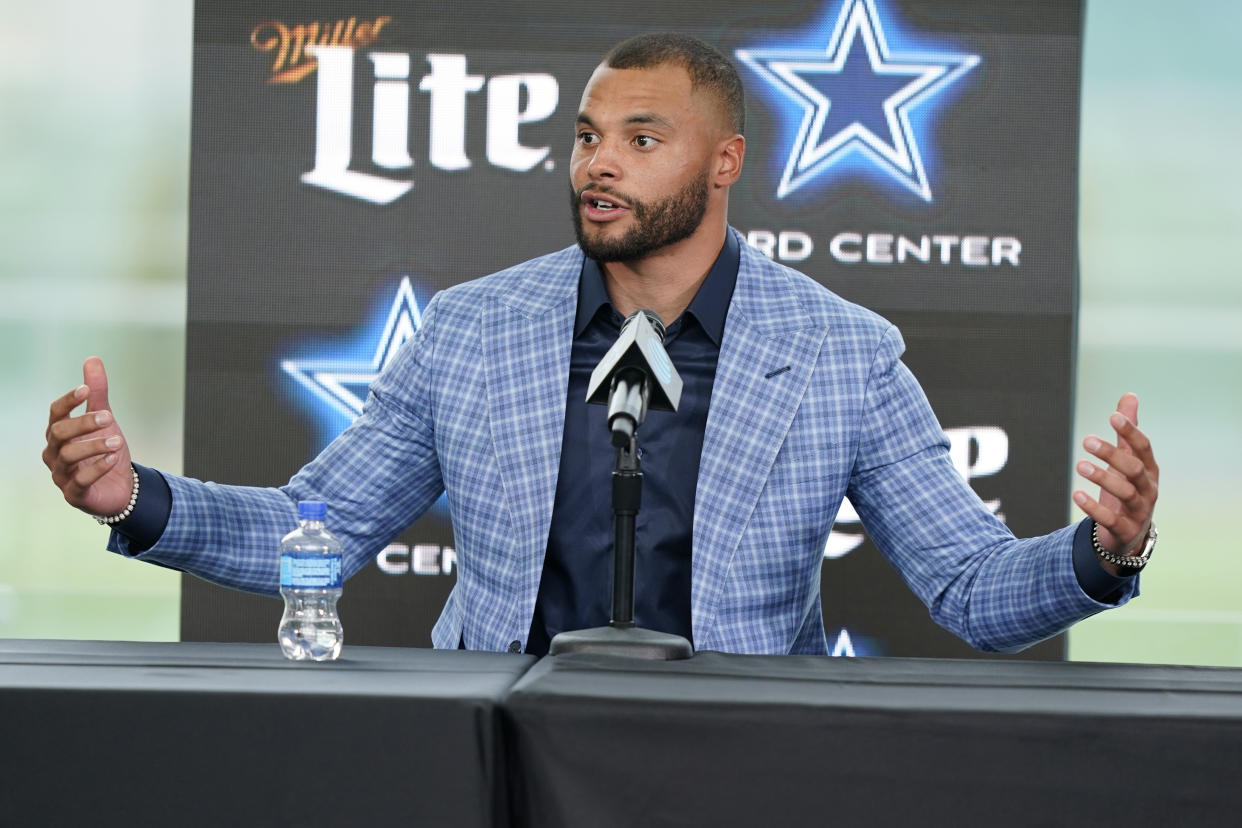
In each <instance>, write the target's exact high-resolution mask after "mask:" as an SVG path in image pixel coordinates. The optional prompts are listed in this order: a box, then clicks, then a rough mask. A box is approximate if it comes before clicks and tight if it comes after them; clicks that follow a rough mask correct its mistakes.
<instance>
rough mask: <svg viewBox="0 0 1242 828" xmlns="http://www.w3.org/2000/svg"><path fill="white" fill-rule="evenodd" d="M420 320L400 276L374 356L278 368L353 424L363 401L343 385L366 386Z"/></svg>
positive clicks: (310, 361) (407, 280)
mask: <svg viewBox="0 0 1242 828" xmlns="http://www.w3.org/2000/svg"><path fill="white" fill-rule="evenodd" d="M421 321H422V312H421V311H420V310H419V308H418V300H417V299H415V298H414V288H413V286H412V285H411V284H410V277H409V276H402V277H401V284H400V285H399V286H398V287H397V295H396V296H395V297H394V298H393V302H392V307H391V309H390V310H389V311H388V318H387V321H385V323H384V327H383V329H382V331H381V332H380V335H379V342H378V343H377V344H376V347H375V355H374V356H373V357H371V359H370V360H368V361H364V362H354V361H346V360H316V359H286V360H282V361H281V363H280V367H281V369H282V370H283V371H284V372H285V373H286V374H288V375H289V376H291V377H293V378H294V379H295V380H297V381H298V383H300V384H301V385H302V386H303V387H304V388H306V389H307V390H308V391H310V392H311V393H312V394H314V395H315V396H316V397H318V398H319V399H320V400H322V401H323V402H325V403H327V404H328V405H329V406H330V407H331V408H332V409H334V410H335V411H337V412H339V413H340V414H343V415H344V416H345V417H346V418H347V419H348V420H349V421H350V422H353V421H354V420H355V419H357V418H358V416H359V415H361V414H362V406H363V403H365V402H366V400H365V399H364V398H363V397H359V396H358V395H357V394H355V393H354V392H353V391H350V390H349V388H348V387H347V384H357V385H369V384H370V383H371V382H372V381H373V380H374V379H375V378H376V377H377V376H379V375H380V372H381V371H383V370H384V369H385V368H386V367H388V364H389V363H390V362H392V360H393V357H395V356H396V355H397V352H398V351H400V350H401V346H402V345H404V344H405V342H406V340H408V339H409V338H410V337H411V336H413V335H414V332H415V331H416V330H418V326H419V324H420V323H421Z"/></svg>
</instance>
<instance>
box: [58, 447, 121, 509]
mask: <svg viewBox="0 0 1242 828" xmlns="http://www.w3.org/2000/svg"><path fill="white" fill-rule="evenodd" d="M119 457H120V455H119V454H117V452H112V453H111V454H105V455H104V456H103V457H100V458H98V459H96V460H91V461H89V462H86V463H79V464H78V465H76V466H73V467H72V468H71V469H69V470H65V471H61V472H59V473H57V472H53V473H52V481H53V482H54V483H55V484H56V485H57V486H58V487H59V488H60V490H61V491H62V492H64V495H65V500H67V501H69V502H70V503H74V504H75V505H76V503H77V501H78V500H80V499H81V497H82V495H83V494H85V492H86V491H87V490H88V489H89V488H90V487H91V486H92V485H94V484H95V483H96V482H98V480H99V478H101V477H103V476H104V475H105V474H107V473H108V472H110V471H112V467H113V466H115V465H116V462H117V459H118V458H119Z"/></svg>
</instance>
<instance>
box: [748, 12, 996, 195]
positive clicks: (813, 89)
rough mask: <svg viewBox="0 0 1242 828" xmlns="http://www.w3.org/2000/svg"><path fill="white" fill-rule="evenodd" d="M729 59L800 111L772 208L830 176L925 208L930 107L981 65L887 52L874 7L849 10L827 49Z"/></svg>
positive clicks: (972, 59) (958, 57) (953, 57)
mask: <svg viewBox="0 0 1242 828" xmlns="http://www.w3.org/2000/svg"><path fill="white" fill-rule="evenodd" d="M816 37H818V34H817V35H816ZM736 55H737V57H738V59H739V60H740V61H742V63H744V64H745V65H746V66H748V67H750V68H751V69H752V70H754V71H755V73H756V74H758V75H759V76H760V77H761V78H763V79H764V80H765V81H767V83H768V85H769V88H770V90H775V91H776V92H779V93H780V95H779V97H780V99H781V100H782V101H784V100H791V101H793V102H794V103H795V104H796V105H797V107H798V110H797V112H798V114H800V121H799V125H798V127H797V135H796V137H795V138H794V140H793V142H792V146H791V150H790V153H789V157H788V160H787V162H786V163H785V169H784V172H783V174H782V175H781V180H780V184H779V185H778V187H777V190H776V196H777V198H785V197H786V196H788V195H790V194H791V193H793V192H795V191H797V190H798V189H799V188H802V187H805V186H806V185H807V184H810V183H811V182H812V181H815V180H817V179H820V178H821V177H824V176H826V174H827V173H828V172H829V171H830V170H834V169H841V170H853V171H859V170H861V169H870V170H872V171H879V172H881V173H883V174H885V175H886V176H887V177H888V178H889V179H891V180H893V181H895V182H897V183H898V184H899V185H901V186H902V187H903V188H905V189H908V190H909V191H911V192H913V193H914V194H915V195H917V196H918V197H919V198H921V199H923V200H924V201H928V202H930V201H931V200H932V191H931V185H930V184H929V183H928V178H927V170H926V168H925V166H924V162H923V157H922V154H921V153H920V152H919V143H920V140H926V137H925V135H924V134H922V133H925V131H926V130H927V129H929V122H930V116H931V115H932V114H933V113H932V110H933V109H934V108H935V103H936V99H937V97H940V93H941V92H943V91H944V90H945V89H946V88H947V87H949V86H950V85H952V84H953V83H954V82H955V81H956V80H958V79H959V78H960V77H961V76H962V75H964V74H966V73H967V72H969V71H970V70H971V69H972V68H974V67H975V66H976V65H978V63H979V58H978V56H976V55H964V54H951V53H944V52H930V51H923V50H917V51H914V50H911V51H899V52H898V51H893V50H892V49H890V48H889V45H888V41H887V39H886V37H885V34H884V27H883V25H882V23H881V21H880V15H879V11H878V10H877V8H876V2H875V0H847V2H846V5H845V7H844V8H843V9H842V10H841V13H840V14H839V15H838V16H837V18H836V21H835V23H834V24H833V30H832V36H831V37H830V38H829V40H828V45H827V48H817V47H812V46H804V45H799V46H795V47H792V48H765V49H738V50H737V51H736Z"/></svg>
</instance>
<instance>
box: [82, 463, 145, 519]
mask: <svg viewBox="0 0 1242 828" xmlns="http://www.w3.org/2000/svg"><path fill="white" fill-rule="evenodd" d="M129 471H130V473H131V474H133V475H134V489H133V491H132V492H130V494H129V505H128V506H126V507H125V511H123V512H121V513H119V514H115V515H110V516H109V517H100V516H99V515H93V517H94V518H95V520H96V522H98V523H99V525H100V526H111V525H112V524H114V523H120V522H121V521H123V520H125V518H127V517H129V516H130V515H131V514H133V512H134V504H135V503H137V502H138V470H137V469H135V468H134V464H133V463H130V465H129Z"/></svg>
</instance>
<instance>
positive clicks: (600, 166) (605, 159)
mask: <svg viewBox="0 0 1242 828" xmlns="http://www.w3.org/2000/svg"><path fill="white" fill-rule="evenodd" d="M592 149H593V152H592V153H591V158H590V160H589V161H588V162H587V175H589V176H590V177H591V179H592V180H598V179H601V178H620V177H621V165H620V159H619V158H618V156H617V151H616V147H615V146H614V145H613V143H612V142H610V141H600V142H599V144H597V145H596V146H594V147H592Z"/></svg>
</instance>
